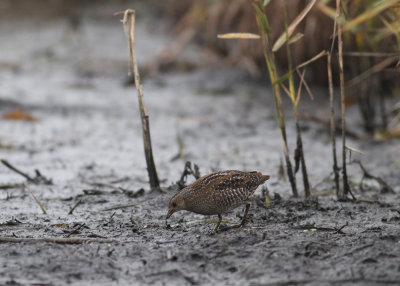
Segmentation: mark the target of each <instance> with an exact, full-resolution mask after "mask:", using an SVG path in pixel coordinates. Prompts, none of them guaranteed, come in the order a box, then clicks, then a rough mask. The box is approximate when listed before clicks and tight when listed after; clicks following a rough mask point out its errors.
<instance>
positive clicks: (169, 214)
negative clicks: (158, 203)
mask: <svg viewBox="0 0 400 286" xmlns="http://www.w3.org/2000/svg"><path fill="white" fill-rule="evenodd" d="M174 212H175V210H174V209H169V210H168V213H167V217H166V218H165V220H167V219H169V217H170V216H171V215H172V214H173V213H174Z"/></svg>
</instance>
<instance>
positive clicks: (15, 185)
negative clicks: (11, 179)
mask: <svg viewBox="0 0 400 286" xmlns="http://www.w3.org/2000/svg"><path fill="white" fill-rule="evenodd" d="M23 186H24V185H23V184H4V185H0V190H8V189H15V188H20V187H23Z"/></svg>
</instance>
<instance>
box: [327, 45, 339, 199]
mask: <svg viewBox="0 0 400 286" xmlns="http://www.w3.org/2000/svg"><path fill="white" fill-rule="evenodd" d="M328 80H329V105H330V111H331V114H330V117H331V118H330V129H331V143H332V158H333V175H334V178H335V188H336V197H337V198H338V199H339V197H340V186H339V168H338V164H337V154H336V135H335V134H336V123H335V104H334V100H333V80H332V54H331V53H329V54H328Z"/></svg>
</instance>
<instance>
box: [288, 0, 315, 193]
mask: <svg viewBox="0 0 400 286" xmlns="http://www.w3.org/2000/svg"><path fill="white" fill-rule="evenodd" d="M314 2H315V1H314ZM283 12H284V20H285V32H286V38H287V39H288V40H287V41H286V54H287V59H288V68H289V71H291V70H292V54H291V51H290V42H289V31H288V21H287V13H286V0H285V1H284V9H283ZM302 83H303V78H302V81H301V83H300V87H299V96H298V97H297V98H296V94H295V87H294V79H293V73H292V74H290V76H289V97H290V100H291V101H292V106H293V112H294V117H295V121H296V134H297V140H296V149H295V159H294V160H295V168H294V169H295V173H296V172H297V170H298V168H299V164H301V172H302V174H303V184H304V192H305V195H306V197H309V196H310V195H311V192H310V184H309V182H308V175H307V167H306V162H305V159H304V151H303V140H302V139H301V128H300V119H299V111H298V105H299V102H300V93H301V84H302Z"/></svg>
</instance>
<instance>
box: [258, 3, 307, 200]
mask: <svg viewBox="0 0 400 286" xmlns="http://www.w3.org/2000/svg"><path fill="white" fill-rule="evenodd" d="M254 8H255V10H256V20H257V26H258V29H259V31H260V33H261V45H262V49H263V53H264V57H265V61H266V64H267V68H268V73H269V78H270V81H271V85H272V90H273V93H274V101H275V110H276V118H277V121H278V125H279V129H280V131H281V136H282V141H283V151H284V155H285V161H286V172H287V174H288V177H289V182H290V185H291V187H292V193H293V196H294V197H298V196H299V194H298V192H297V186H296V177H295V176H294V173H293V168H292V163H291V161H290V157H289V148H288V144H287V136H286V126H285V116H284V113H283V107H282V98H281V94H280V87H279V83H278V79H279V77H278V72H277V69H276V64H275V58H274V54H273V52H272V47H271V45H272V39H271V33H270V32H269V27H268V26H269V24H268V19H267V16H266V15H265V14H264V12H263V11H262V10H261V8H260V7H259V6H258V5H257V4H255V3H254Z"/></svg>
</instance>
